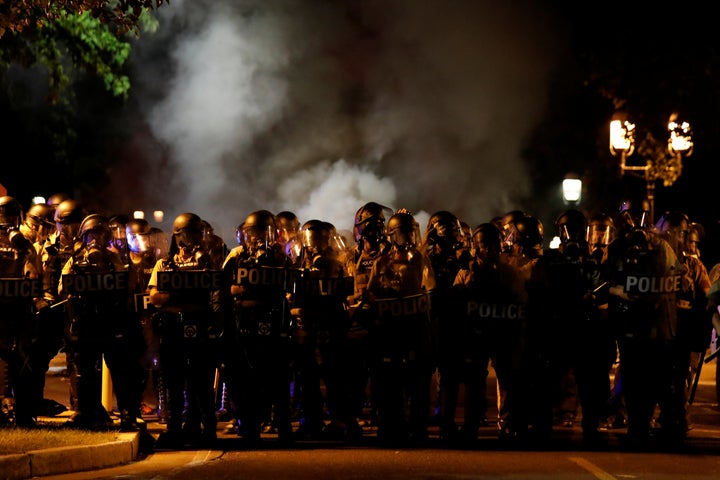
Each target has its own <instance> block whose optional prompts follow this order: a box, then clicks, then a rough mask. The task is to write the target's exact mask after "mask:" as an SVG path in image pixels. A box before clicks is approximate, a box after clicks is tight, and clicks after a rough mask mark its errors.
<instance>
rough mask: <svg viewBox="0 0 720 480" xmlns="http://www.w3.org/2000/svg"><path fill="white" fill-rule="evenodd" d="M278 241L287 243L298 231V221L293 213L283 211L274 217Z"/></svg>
mask: <svg viewBox="0 0 720 480" xmlns="http://www.w3.org/2000/svg"><path fill="white" fill-rule="evenodd" d="M275 222H276V223H277V229H278V233H279V234H280V241H281V242H282V243H287V242H289V241H291V240H292V239H293V238H295V237H296V236H297V234H298V232H299V231H300V220H298V217H297V215H295V214H294V213H293V212H290V211H287V210H284V211H282V212H279V213H278V214H277V215H275Z"/></svg>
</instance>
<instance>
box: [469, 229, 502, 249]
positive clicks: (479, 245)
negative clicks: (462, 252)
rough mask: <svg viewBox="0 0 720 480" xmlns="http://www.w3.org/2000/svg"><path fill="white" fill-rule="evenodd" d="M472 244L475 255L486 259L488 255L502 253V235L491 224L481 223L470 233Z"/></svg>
mask: <svg viewBox="0 0 720 480" xmlns="http://www.w3.org/2000/svg"><path fill="white" fill-rule="evenodd" d="M472 244H473V249H474V250H475V255H476V256H478V257H483V258H486V257H487V256H488V255H489V254H495V255H497V254H499V253H500V252H501V251H502V234H501V232H500V229H499V228H498V227H497V226H496V225H494V224H493V223H481V224H480V225H478V226H477V227H475V229H474V230H473V233H472Z"/></svg>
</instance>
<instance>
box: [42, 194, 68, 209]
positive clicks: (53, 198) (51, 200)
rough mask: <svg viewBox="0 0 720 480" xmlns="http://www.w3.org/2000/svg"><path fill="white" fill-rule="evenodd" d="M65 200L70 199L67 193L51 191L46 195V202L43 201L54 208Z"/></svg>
mask: <svg viewBox="0 0 720 480" xmlns="http://www.w3.org/2000/svg"><path fill="white" fill-rule="evenodd" d="M65 200H70V195H68V194H67V193H53V194H52V195H50V196H49V197H48V199H47V202H45V203H46V204H47V206H49V207H50V208H53V209H55V208H57V207H58V205H60V204H61V203H62V202H64V201H65Z"/></svg>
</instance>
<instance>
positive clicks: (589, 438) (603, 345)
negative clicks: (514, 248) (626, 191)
mask: <svg viewBox="0 0 720 480" xmlns="http://www.w3.org/2000/svg"><path fill="white" fill-rule="evenodd" d="M555 227H556V230H557V234H558V236H559V238H560V245H559V246H558V248H557V249H550V250H547V251H546V252H545V254H544V255H543V256H542V257H541V259H540V260H539V262H538V264H537V265H536V268H535V270H534V272H533V273H534V278H533V280H534V282H535V283H534V284H532V285H533V290H531V292H530V293H531V297H530V307H531V308H530V317H531V318H530V321H531V322H532V323H531V326H532V327H533V328H532V331H531V333H530V334H529V335H528V337H529V338H530V339H533V344H534V345H536V346H537V348H536V349H535V350H534V353H535V354H536V355H537V360H538V364H541V365H543V366H544V368H542V369H541V370H540V372H542V373H543V374H545V375H546V376H545V379H544V380H541V381H540V382H537V383H536V386H537V387H538V388H537V389H536V390H535V391H536V392H537V393H538V395H537V399H538V404H540V405H541V408H540V409H538V415H537V416H536V418H535V421H536V425H535V428H538V426H540V428H541V429H543V428H545V429H547V428H548V422H551V421H552V416H553V413H554V412H553V406H554V403H555V402H558V401H562V400H567V393H566V390H565V388H564V386H565V385H567V384H568V383H567V380H568V378H571V379H572V380H574V382H576V390H575V391H571V395H572V396H575V397H577V398H578V399H579V401H580V405H581V408H582V428H583V442H584V444H585V446H587V447H592V448H595V447H598V446H601V445H602V442H603V441H604V439H603V438H602V437H601V436H600V434H599V431H598V427H599V424H600V419H601V418H602V417H603V416H604V414H605V402H606V401H607V399H608V397H609V372H610V368H611V366H612V363H613V361H614V359H615V348H614V343H613V342H612V339H613V337H612V331H611V330H610V329H609V328H608V327H607V320H606V319H605V318H604V316H603V315H601V311H606V308H605V305H606V304H607V291H608V289H607V288H606V286H607V283H606V281H607V279H606V278H603V275H602V270H601V268H600V263H599V262H598V260H597V257H594V256H591V255H590V249H589V244H588V233H587V231H588V221H587V219H586V217H585V215H584V214H583V213H582V212H580V211H578V210H575V209H570V210H567V211H565V212H563V213H562V214H561V215H560V216H559V217H558V219H557V220H556V222H555ZM593 242H595V243H597V240H596V239H594V240H593ZM594 253H596V255H598V256H600V255H601V253H602V252H601V251H598V250H597V246H596V247H595V248H594ZM553 400H555V402H554V401H553ZM575 409H576V407H575V408H573V409H572V410H571V412H572V414H573V417H572V421H574V413H575Z"/></svg>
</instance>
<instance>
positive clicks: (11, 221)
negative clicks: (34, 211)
mask: <svg viewBox="0 0 720 480" xmlns="http://www.w3.org/2000/svg"><path fill="white" fill-rule="evenodd" d="M22 223H23V209H22V205H20V202H18V201H17V200H15V198H13V197H10V196H8V195H5V196H2V197H0V228H3V229H5V230H10V229H17V228H19V227H20V225H22Z"/></svg>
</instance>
